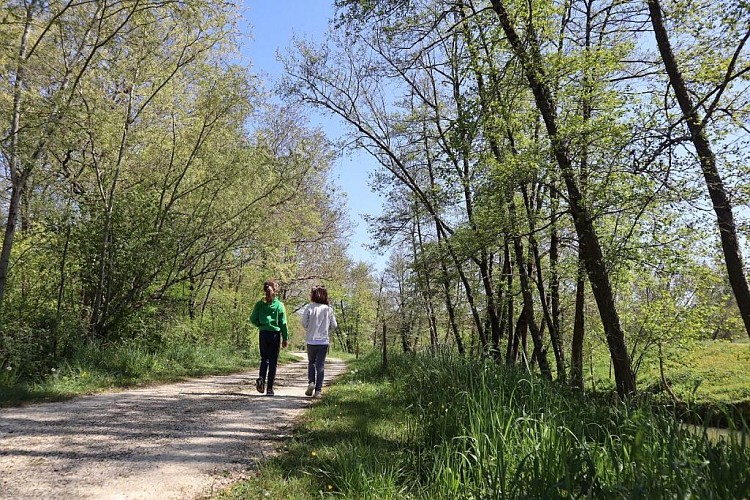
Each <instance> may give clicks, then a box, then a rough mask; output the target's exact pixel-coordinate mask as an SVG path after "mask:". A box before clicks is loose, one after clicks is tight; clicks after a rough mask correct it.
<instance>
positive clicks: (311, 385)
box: [305, 382, 315, 396]
mask: <svg viewBox="0 0 750 500" xmlns="http://www.w3.org/2000/svg"><path fill="white" fill-rule="evenodd" d="M314 390H315V382H310V383H309V384H307V389H305V396H312V393H313V391H314Z"/></svg>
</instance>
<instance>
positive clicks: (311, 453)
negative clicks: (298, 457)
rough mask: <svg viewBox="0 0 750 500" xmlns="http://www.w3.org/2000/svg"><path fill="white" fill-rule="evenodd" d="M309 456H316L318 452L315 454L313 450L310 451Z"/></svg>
mask: <svg viewBox="0 0 750 500" xmlns="http://www.w3.org/2000/svg"><path fill="white" fill-rule="evenodd" d="M310 456H313V457H317V456H318V454H317V453H315V452H314V451H311V452H310Z"/></svg>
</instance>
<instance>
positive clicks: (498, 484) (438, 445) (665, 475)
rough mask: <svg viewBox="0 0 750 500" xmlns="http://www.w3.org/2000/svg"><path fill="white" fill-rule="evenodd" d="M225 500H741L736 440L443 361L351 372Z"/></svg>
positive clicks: (367, 366) (741, 453) (744, 465)
mask: <svg viewBox="0 0 750 500" xmlns="http://www.w3.org/2000/svg"><path fill="white" fill-rule="evenodd" d="M352 368H353V369H352V372H351V373H349V374H348V375H346V376H344V377H343V378H342V379H340V381H338V382H337V384H336V385H335V386H334V387H332V388H331V389H330V390H329V391H328V392H327V394H326V397H325V398H324V399H323V400H322V402H321V403H320V404H318V405H316V407H315V408H313V410H312V411H311V412H310V413H309V414H308V416H307V418H306V419H305V420H304V421H303V422H302V423H301V425H300V428H299V429H298V431H297V433H296V435H295V437H294V438H293V439H292V440H291V441H290V442H288V443H287V444H286V445H285V447H284V449H283V450H281V451H283V453H282V454H281V455H279V456H277V457H275V458H272V459H270V460H269V461H267V462H266V463H264V464H263V465H262V466H261V468H260V470H259V471H258V473H257V475H256V477H254V478H252V479H250V480H248V481H245V482H242V483H240V484H237V485H235V486H234V487H232V488H231V489H228V490H226V491H224V492H222V493H221V494H220V495H218V498H221V499H234V498H319V497H321V496H329V495H331V496H339V497H342V498H569V497H574V498H578V497H590V498H747V497H749V496H750V450H749V449H748V442H747V439H748V436H747V434H739V435H732V436H731V437H729V438H727V439H725V440H723V441H719V442H712V441H711V440H709V439H708V438H707V437H706V436H704V435H703V434H702V433H695V432H691V431H688V430H686V429H685V428H684V427H683V426H681V425H679V423H677V422H675V421H674V420H673V419H672V418H671V417H670V416H669V415H668V414H664V413H659V412H656V411H654V410H652V409H651V408H650V407H648V406H640V407H639V406H634V405H624V404H620V405H612V404H608V403H605V402H603V401H602V400H601V399H600V398H591V399H589V398H586V397H582V396H580V395H578V394H576V393H573V392H570V391H567V390H566V389H565V388H562V387H560V386H557V385H553V384H549V383H546V382H544V381H540V380H538V379H536V378H535V377H529V376H528V375H526V374H524V373H521V372H518V371H516V370H511V369H506V368H504V367H501V366H496V365H493V364H491V363H485V362H482V361H477V360H466V359H462V358H458V357H455V356H451V355H445V354H441V355H438V356H436V357H433V356H427V355H421V354H420V355H401V356H394V357H392V358H391V362H390V367H389V370H388V372H387V373H385V374H384V373H382V372H381V371H380V367H379V364H378V359H377V356H371V357H367V358H365V359H360V360H358V361H356V362H353V363H352Z"/></svg>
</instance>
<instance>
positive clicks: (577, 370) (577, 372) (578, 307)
mask: <svg viewBox="0 0 750 500" xmlns="http://www.w3.org/2000/svg"><path fill="white" fill-rule="evenodd" d="M585 291H586V275H585V271H584V263H583V261H582V259H581V257H580V256H579V257H578V271H577V277H576V303H575V316H574V320H573V340H572V346H571V353H570V358H571V359H570V383H571V385H572V386H573V387H575V388H576V389H580V390H581V391H583V390H584V385H583V339H584V335H585V331H586V330H585V325H584V315H583V312H584V309H583V306H584V301H585V299H586V295H585Z"/></svg>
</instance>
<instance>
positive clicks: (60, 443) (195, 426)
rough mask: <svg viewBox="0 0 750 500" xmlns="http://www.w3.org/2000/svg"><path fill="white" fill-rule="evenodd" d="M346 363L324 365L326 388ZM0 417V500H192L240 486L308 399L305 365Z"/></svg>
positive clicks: (331, 361) (12, 411) (88, 399)
mask: <svg viewBox="0 0 750 500" xmlns="http://www.w3.org/2000/svg"><path fill="white" fill-rule="evenodd" d="M344 370H345V366H344V363H343V362H342V361H341V360H337V359H331V358H329V359H327V360H326V380H327V381H330V380H331V379H332V378H334V377H335V376H337V375H339V374H341V373H343V372H344ZM256 377H257V371H256V370H252V371H250V372H245V373H240V374H235V375H226V376H214V377H207V378H201V379H193V380H190V381H187V382H181V383H176V384H168V385H160V386H154V387H148V388H142V389H136V390H128V391H124V392H116V393H103V394H96V395H91V396H84V397H79V398H75V399H72V400H69V401H65V402H61V403H45V404H38V405H32V406H27V407H22V408H9V409H3V410H0V498H3V499H5V498H8V499H10V498H12V499H26V498H28V499H32V498H33V499H38V498H44V499H53V498H59V499H70V498H113V499H114V498H118V499H126V498H128V499H130V498H139V499H147V498H153V499H157V498H158V499H168V498H179V499H187V498H200V497H205V496H208V495H210V494H211V493H212V492H214V491H216V490H217V489H219V488H221V487H223V486H225V485H227V484H229V483H231V482H234V481H236V480H238V479H240V478H242V477H244V476H245V475H246V474H247V473H248V471H251V470H254V469H255V468H256V466H257V463H258V462H259V461H260V460H263V459H264V458H265V457H267V456H268V455H269V454H272V453H273V452H274V449H275V448H276V447H277V445H278V442H279V441H280V440H282V439H284V438H286V437H288V436H289V433H290V431H291V427H292V425H293V422H294V419H295V418H296V417H298V416H299V415H300V414H301V413H302V412H303V411H304V410H305V408H307V407H308V406H309V405H310V404H311V403H312V402H313V400H312V399H310V398H307V397H305V396H304V389H305V388H306V386H307V363H306V361H300V362H296V363H290V364H286V365H283V366H279V369H278V372H277V383H276V384H275V388H274V389H275V392H276V395H275V396H274V397H268V396H264V395H262V394H258V393H257V392H256V391H255V378H256Z"/></svg>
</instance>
